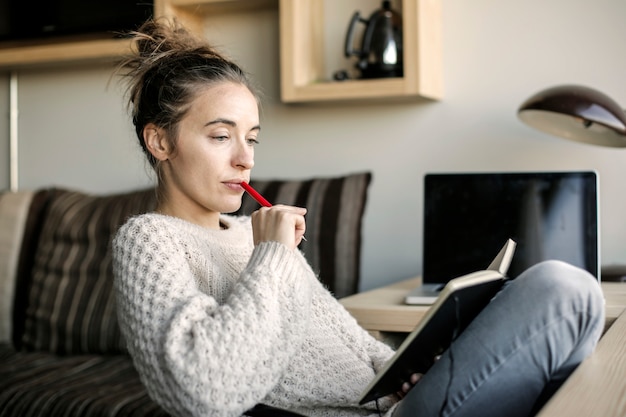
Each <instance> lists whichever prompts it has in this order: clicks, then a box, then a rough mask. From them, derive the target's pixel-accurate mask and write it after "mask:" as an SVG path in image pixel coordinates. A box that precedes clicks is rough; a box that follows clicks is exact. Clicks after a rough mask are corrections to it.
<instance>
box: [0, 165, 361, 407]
mask: <svg viewBox="0 0 626 417" xmlns="http://www.w3.org/2000/svg"><path fill="white" fill-rule="evenodd" d="M370 182H371V173H369V172H357V173H349V174H346V175H341V176H335V177H323V178H322V177H320V178H309V179H303V180H295V179H268V180H256V181H252V185H253V186H254V187H255V188H256V189H257V190H259V191H260V192H261V193H262V194H263V195H264V196H265V197H266V198H267V199H268V200H270V201H272V202H274V203H285V204H295V205H299V206H304V207H307V209H308V213H307V231H306V237H307V241H303V242H302V244H301V246H300V249H301V250H302V251H303V253H304V255H305V256H306V257H307V258H308V260H309V262H310V263H311V265H312V267H313V269H314V270H315V271H316V272H317V273H318V275H319V278H320V280H321V281H322V282H323V283H324V284H325V285H326V286H327V287H328V288H329V290H330V291H331V292H332V293H333V294H334V295H335V296H337V297H343V296H346V295H350V294H352V293H354V292H356V291H357V288H358V282H359V275H360V248H361V225H362V218H363V215H364V210H365V206H366V201H367V191H368V187H369V184H370ZM154 207H155V193H154V190H153V189H143V190H136V191H128V192H122V193H115V194H106V195H100V194H90V193H86V192H84V191H79V190H71V189H66V188H58V187H53V188H42V189H38V190H30V191H18V192H9V191H5V192H2V193H0V416H11V417H14V416H20V417H23V416H46V417H48V416H109V417H112V416H166V415H167V413H166V412H165V411H164V410H162V409H161V408H160V407H159V406H158V405H157V404H156V403H154V402H153V401H152V400H151V399H150V398H149V397H148V395H147V393H146V391H145V389H144V387H143V385H142V384H141V382H140V380H139V377H138V375H137V372H136V371H135V369H134V367H133V364H132V360H131V359H130V356H129V355H128V353H127V351H126V347H125V341H124V338H123V337H122V335H121V333H120V330H119V327H118V322H117V316H116V307H115V299H114V295H113V294H114V293H113V291H112V280H113V279H112V265H111V263H112V262H111V250H110V243H111V238H112V236H113V235H114V233H115V231H116V230H117V228H118V227H119V226H120V225H121V224H122V223H124V221H125V220H126V219H127V218H128V217H129V216H132V215H135V214H138V213H142V212H146V211H150V210H152V209H153V208H154ZM257 208H258V204H257V203H256V202H255V201H254V200H252V199H251V198H250V197H248V196H247V195H245V196H244V200H243V204H242V207H241V209H240V210H239V212H238V213H244V214H245V213H250V212H252V211H254V210H255V209H257Z"/></svg>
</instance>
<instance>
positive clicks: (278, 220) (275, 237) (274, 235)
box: [252, 204, 306, 248]
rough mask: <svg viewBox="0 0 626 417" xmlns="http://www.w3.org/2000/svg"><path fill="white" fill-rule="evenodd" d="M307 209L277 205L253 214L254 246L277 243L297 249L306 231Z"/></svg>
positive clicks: (263, 208)
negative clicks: (261, 243)
mask: <svg viewBox="0 0 626 417" xmlns="http://www.w3.org/2000/svg"><path fill="white" fill-rule="evenodd" d="M305 214H306V209H305V208H302V207H293V206H286V205H280V204H277V205H275V206H272V207H262V208H260V209H259V210H257V211H255V212H254V213H252V233H253V235H254V244H255V245H258V244H259V243H260V242H270V241H276V242H281V243H283V244H285V245H286V246H288V247H290V248H296V247H297V246H298V245H299V244H300V242H301V241H302V237H303V236H304V232H305V231H306V222H305V219H304V215H305Z"/></svg>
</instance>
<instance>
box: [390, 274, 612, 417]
mask: <svg viewBox="0 0 626 417" xmlns="http://www.w3.org/2000/svg"><path fill="white" fill-rule="evenodd" d="M603 327H604V298H603V295H602V291H601V288H600V285H599V284H598V282H597V280H596V279H595V278H594V277H593V276H592V275H591V274H589V273H587V272H586V271H583V270H581V269H579V268H575V267H573V266H571V265H568V264H566V263H563V262H559V261H546V262H542V263H540V264H538V265H535V266H533V267H531V268H529V269H528V270H527V271H525V272H524V273H523V274H521V275H520V276H519V277H517V278H516V279H514V280H512V281H510V282H509V283H508V284H507V285H506V287H505V288H504V289H503V290H502V291H500V293H499V294H498V295H497V296H496V297H495V298H494V299H493V300H492V301H491V303H490V304H489V305H488V306H487V307H486V308H485V309H484V310H483V311H482V312H481V313H480V314H479V316H478V317H477V318H476V319H475V320H474V321H473V322H472V323H471V324H470V325H469V326H468V328H467V329H466V330H465V331H464V332H463V333H462V334H461V335H460V336H459V338H458V339H457V340H456V341H455V342H454V343H453V344H452V346H451V347H450V349H448V351H446V352H445V353H444V354H443V355H442V356H441V359H439V360H438V361H437V362H436V363H435V365H434V366H433V367H432V368H431V369H430V370H429V371H428V372H427V373H426V375H424V376H423V378H422V379H421V380H420V381H419V382H418V383H417V385H415V387H413V389H411V391H409V393H408V394H407V396H406V397H405V398H404V399H403V400H402V401H401V402H400V404H399V405H398V408H397V409H396V411H395V412H394V417H409V416H410V417H431V416H455V417H461V416H470V417H475V416H481V417H488V416H498V417H503V416H506V417H516V416H529V415H533V414H534V413H536V412H537V411H538V410H539V409H540V407H541V406H542V405H543V404H544V403H545V401H547V399H549V397H550V396H551V395H552V393H554V391H556V389H558V387H559V386H560V385H561V383H562V382H563V381H564V380H565V379H566V378H567V377H568V376H569V375H570V374H571V372H572V371H573V370H574V369H575V368H576V366H577V365H578V364H579V363H580V362H581V361H582V360H583V359H584V358H585V357H587V356H588V355H589V354H590V353H591V352H592V351H593V349H594V348H595V346H596V344H597V342H598V339H599V338H600V336H601V334H602V330H603Z"/></svg>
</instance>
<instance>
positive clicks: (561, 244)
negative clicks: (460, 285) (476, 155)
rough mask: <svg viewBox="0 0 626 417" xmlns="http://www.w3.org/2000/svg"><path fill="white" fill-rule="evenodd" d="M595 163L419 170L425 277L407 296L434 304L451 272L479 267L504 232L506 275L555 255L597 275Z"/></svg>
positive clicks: (512, 275)
mask: <svg viewBox="0 0 626 417" xmlns="http://www.w3.org/2000/svg"><path fill="white" fill-rule="evenodd" d="M598 190H599V185H598V175H597V173H596V172H595V171H542V172H485V173H429V174H426V175H425V176H424V217H423V221H424V234H423V259H422V265H423V270H422V285H420V286H418V287H416V288H415V289H413V290H412V291H410V292H409V293H408V294H407V295H406V297H405V303H407V304H424V305H428V304H432V303H433V302H434V301H435V300H436V298H437V296H438V294H439V292H440V291H441V289H443V287H444V286H445V284H446V283H447V282H448V281H450V280H451V279H453V278H455V277H459V276H461V275H465V274H468V273H470V272H473V271H478V270H481V269H484V268H485V267H486V266H487V265H489V263H490V261H491V259H490V258H491V257H492V256H493V253H494V252H497V250H498V248H499V246H500V245H501V244H502V242H503V241H505V240H506V239H508V238H511V239H513V240H515V241H516V242H517V249H516V253H515V257H514V258H513V261H512V263H511V266H510V268H509V277H510V278H515V277H516V276H517V275H519V274H520V273H522V272H523V271H524V270H526V269H527V268H528V267H530V266H532V265H534V264H536V263H538V262H540V261H543V260H547V259H558V260H562V261H565V262H568V263H570V264H573V265H576V266H578V267H580V268H583V269H585V270H587V271H589V272H590V273H591V274H592V275H593V276H595V277H596V278H597V279H598V280H599V279H600V271H599V268H600V261H599V259H600V251H599V234H600V231H599V226H600V224H599V203H598V200H599V199H598V194H599V191H598Z"/></svg>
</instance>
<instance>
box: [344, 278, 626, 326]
mask: <svg viewBox="0 0 626 417" xmlns="http://www.w3.org/2000/svg"><path fill="white" fill-rule="evenodd" d="M420 283H421V278H420V277H415V278H411V279H408V280H405V281H401V282H398V283H395V284H392V285H388V286H386V287H381V288H378V289H374V290H370V291H365V292H361V293H358V294H354V295H351V296H348V297H345V298H342V299H341V300H339V301H340V302H341V304H343V306H344V307H345V308H346V309H347V310H348V311H349V312H350V314H352V316H354V318H355V319H356V320H357V321H358V322H359V324H360V325H361V327H363V328H364V329H366V330H368V331H370V332H372V334H376V332H403V333H408V332H410V331H411V330H413V328H415V326H416V325H417V323H418V322H419V321H420V320H421V318H422V317H423V316H424V314H426V311H428V306H410V305H406V304H404V296H405V295H406V293H407V291H409V290H410V289H411V288H413V287H415V286H416V285H419V284H420ZM601 285H602V291H603V292H604V296H605V298H606V324H607V328H608V327H609V326H610V325H611V324H613V322H614V321H615V319H616V318H617V317H618V316H619V315H620V314H621V313H622V311H624V308H625V307H626V284H624V283H621V282H603V283H602V284H601Z"/></svg>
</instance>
